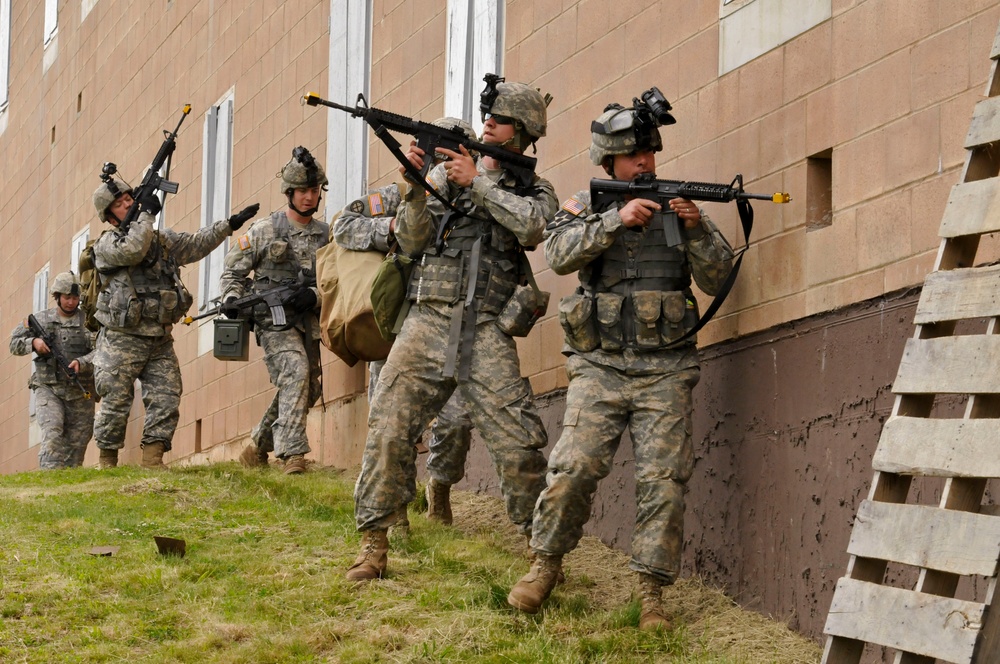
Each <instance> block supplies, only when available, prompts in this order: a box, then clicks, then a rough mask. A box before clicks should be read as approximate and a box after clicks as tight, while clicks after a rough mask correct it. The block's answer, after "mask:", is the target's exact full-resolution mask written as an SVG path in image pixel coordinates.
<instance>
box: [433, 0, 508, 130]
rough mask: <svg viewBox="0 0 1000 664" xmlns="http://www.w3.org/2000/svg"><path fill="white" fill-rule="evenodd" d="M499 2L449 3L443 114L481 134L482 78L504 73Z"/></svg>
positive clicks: (457, 0)
mask: <svg viewBox="0 0 1000 664" xmlns="http://www.w3.org/2000/svg"><path fill="white" fill-rule="evenodd" d="M503 7H504V3H503V2H502V0H448V28H447V33H446V34H447V45H446V47H445V48H446V53H445V83H444V114H445V115H447V116H451V117H456V118H462V119H463V120H466V121H468V122H470V123H471V124H472V126H473V127H474V128H475V130H476V133H477V134H479V133H481V131H482V128H483V123H482V119H481V118H480V114H479V93H480V92H482V90H483V88H484V87H485V83H484V82H483V76H485V75H486V74H500V73H501V72H502V70H503V21H504V16H503Z"/></svg>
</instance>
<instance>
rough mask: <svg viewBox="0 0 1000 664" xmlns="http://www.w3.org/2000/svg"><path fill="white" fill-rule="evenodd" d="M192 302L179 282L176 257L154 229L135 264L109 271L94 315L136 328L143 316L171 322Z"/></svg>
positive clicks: (109, 323)
mask: <svg viewBox="0 0 1000 664" xmlns="http://www.w3.org/2000/svg"><path fill="white" fill-rule="evenodd" d="M193 302H194V298H192V297H191V293H190V292H188V289H187V288H186V287H185V286H184V284H183V283H182V282H181V279H180V267H179V266H178V265H177V261H176V260H175V259H174V257H173V256H171V255H170V252H169V251H168V250H167V248H166V246H165V245H164V244H163V241H162V239H161V237H160V234H159V233H158V232H157V233H154V234H153V241H152V243H151V244H150V247H149V250H148V251H147V252H146V255H145V256H143V259H142V261H141V262H140V263H139V264H138V265H132V266H130V267H127V268H125V269H123V270H116V271H115V272H112V273H111V276H110V278H109V279H108V283H107V284H106V285H105V287H104V289H103V290H102V291H101V294H100V296H99V297H98V299H97V319H98V320H99V321H100V322H101V323H102V324H103V325H105V326H107V327H110V328H112V329H126V330H127V329H129V328H135V327H138V326H139V325H140V324H141V323H142V322H143V321H144V320H145V321H148V322H150V323H153V324H156V325H171V324H173V323H176V322H178V321H179V320H180V319H181V318H183V317H184V314H185V313H186V312H187V310H188V309H189V308H190V307H191V304H192V303H193Z"/></svg>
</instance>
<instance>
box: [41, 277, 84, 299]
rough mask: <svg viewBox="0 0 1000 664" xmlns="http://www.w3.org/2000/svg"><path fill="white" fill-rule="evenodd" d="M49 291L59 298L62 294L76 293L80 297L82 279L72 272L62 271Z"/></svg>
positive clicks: (53, 281)
mask: <svg viewBox="0 0 1000 664" xmlns="http://www.w3.org/2000/svg"><path fill="white" fill-rule="evenodd" d="M49 293H50V294H51V295H52V296H53V297H55V298H57V299H58V298H59V296H60V295H76V296H77V297H79V296H80V280H79V279H77V278H76V275H75V274H73V273H72V272H60V273H59V274H57V275H56V278H55V279H53V280H52V288H50V289H49Z"/></svg>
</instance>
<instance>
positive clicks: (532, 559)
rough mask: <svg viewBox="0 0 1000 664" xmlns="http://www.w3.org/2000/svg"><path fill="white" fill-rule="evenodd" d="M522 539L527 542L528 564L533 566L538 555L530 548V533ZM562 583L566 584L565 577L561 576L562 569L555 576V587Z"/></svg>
mask: <svg viewBox="0 0 1000 664" xmlns="http://www.w3.org/2000/svg"><path fill="white" fill-rule="evenodd" d="M524 539H525V540H527V542H528V562H529V563H531V564H532V565H534V564H535V558H537V557H538V554H537V553H535V550H534V549H532V548H531V533H526V534H525V536H524ZM564 583H566V575H565V574H563V571H562V569H560V570H559V573H558V574H556V585H557V586H561V585H562V584H564Z"/></svg>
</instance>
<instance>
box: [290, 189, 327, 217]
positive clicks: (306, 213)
mask: <svg viewBox="0 0 1000 664" xmlns="http://www.w3.org/2000/svg"><path fill="white" fill-rule="evenodd" d="M286 195H287V196H288V207H290V208H291V209H292V210H293V211H295V213H296V214H299V215H302V216H303V217H312V216H313V215H314V214H316V213H317V212H318V211H319V204H320V203H322V202H323V196H322V195H321V196H320V197H319V200H318V201H316V206H315V207H311V208H309V209H308V210H300V209H298V208H297V207H295V204H294V203H292V192H291V191H289V192H288V193H287V194H286Z"/></svg>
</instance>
